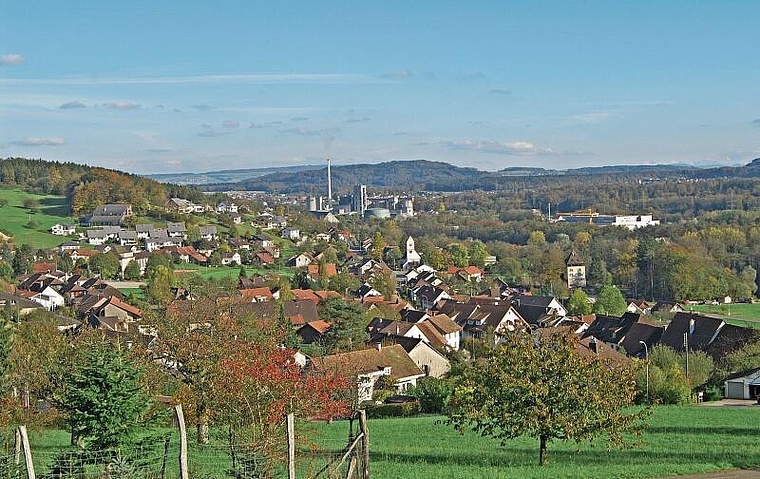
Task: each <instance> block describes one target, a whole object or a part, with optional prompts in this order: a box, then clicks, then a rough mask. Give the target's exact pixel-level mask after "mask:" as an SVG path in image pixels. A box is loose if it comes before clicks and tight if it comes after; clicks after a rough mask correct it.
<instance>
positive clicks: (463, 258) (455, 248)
mask: <svg viewBox="0 0 760 479" xmlns="http://www.w3.org/2000/svg"><path fill="white" fill-rule="evenodd" d="M446 252H448V253H449V256H450V257H451V262H452V263H454V266H456V267H458V268H464V267H465V266H467V265H468V264H469V258H468V256H467V255H468V251H467V248H465V247H464V245H463V244H462V243H450V244H448V245H446Z"/></svg>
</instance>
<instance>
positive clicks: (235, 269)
mask: <svg viewBox="0 0 760 479" xmlns="http://www.w3.org/2000/svg"><path fill="white" fill-rule="evenodd" d="M175 271H193V272H195V273H197V274H198V275H200V276H201V277H202V278H204V279H212V278H213V279H222V278H229V277H233V278H237V277H238V276H239V275H240V266H210V267H206V266H199V265H196V264H182V265H179V266H178V267H177V269H176V270H175ZM245 271H246V274H247V275H248V277H251V276H253V275H254V274H260V275H266V274H271V273H275V274H279V275H280V276H285V277H288V278H289V277H291V276H293V275H294V274H295V271H293V270H292V269H291V268H282V269H279V270H278V269H277V268H272V269H267V268H254V267H251V266H246V267H245Z"/></svg>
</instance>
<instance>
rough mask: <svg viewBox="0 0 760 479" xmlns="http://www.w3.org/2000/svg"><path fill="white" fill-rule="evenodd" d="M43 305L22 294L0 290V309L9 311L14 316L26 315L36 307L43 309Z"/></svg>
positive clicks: (36, 308)
mask: <svg viewBox="0 0 760 479" xmlns="http://www.w3.org/2000/svg"><path fill="white" fill-rule="evenodd" d="M44 307H45V306H43V305H42V304H41V303H39V302H37V301H32V300H31V299H27V298H25V297H23V296H19V295H16V294H9V293H5V292H1V291H0V309H4V310H6V311H9V312H11V313H12V314H13V316H14V317H16V318H20V317H23V316H26V315H27V314H29V313H32V312H34V311H36V310H38V309H43V308H44Z"/></svg>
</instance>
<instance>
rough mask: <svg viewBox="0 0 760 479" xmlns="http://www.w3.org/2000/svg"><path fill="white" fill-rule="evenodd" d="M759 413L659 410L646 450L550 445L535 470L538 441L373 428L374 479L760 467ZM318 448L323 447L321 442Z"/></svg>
mask: <svg viewBox="0 0 760 479" xmlns="http://www.w3.org/2000/svg"><path fill="white" fill-rule="evenodd" d="M759 415H760V407H715V408H707V407H696V406H690V407H676V406H673V407H659V408H656V409H655V410H654V414H653V415H652V418H651V420H650V428H649V431H648V432H647V434H646V435H645V438H644V441H645V442H644V444H642V445H640V446H637V447H635V448H632V449H627V450H617V449H613V450H612V451H610V452H608V451H607V449H606V447H605V446H604V445H603V444H602V443H601V442H600V443H598V444H595V445H593V446H592V445H589V444H588V443H586V444H577V443H575V442H567V443H566V442H561V441H560V442H557V441H555V442H551V443H550V444H549V455H548V460H549V463H548V465H547V466H545V467H540V466H538V465H537V462H538V440H536V439H531V438H519V439H516V440H513V441H509V442H507V443H506V444H505V445H504V446H501V445H500V444H499V443H498V441H495V440H493V439H489V438H483V437H479V436H477V435H475V434H473V433H465V434H464V435H460V434H459V433H457V432H456V431H454V430H453V429H452V428H451V427H449V426H446V425H445V424H444V423H443V420H444V418H441V417H420V418H410V419H383V420H370V422H369V428H370V441H371V451H372V456H371V457H372V464H371V471H372V477H373V478H378V479H382V478H388V479H390V478H400V477H404V478H429V477H437V478H462V477H467V478H501V477H504V478H508V477H519V478H537V479H538V478H542V479H543V478H546V479H549V478H551V479H554V478H600V479H601V478H651V477H661V476H667V475H673V474H688V473H698V472H709V471H719V470H726V469H733V468H746V467H752V466H755V467H757V466H760V440H758V437H760V430H759V429H758V425H757V419H758V416H759ZM318 429H319V431H320V432H321V434H320V436H321V437H322V438H323V439H324V440H328V439H333V440H334V439H337V438H339V437H345V430H346V426H345V425H342V424H336V423H334V424H332V425H322V426H319V428H318ZM317 441H319V439H318V440H317Z"/></svg>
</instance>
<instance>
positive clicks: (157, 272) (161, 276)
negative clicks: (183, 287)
mask: <svg viewBox="0 0 760 479" xmlns="http://www.w3.org/2000/svg"><path fill="white" fill-rule="evenodd" d="M174 282H175V278H174V271H172V270H171V269H169V268H167V267H166V266H163V265H159V266H157V267H156V269H154V270H153V272H152V274H151V275H150V277H149V278H148V287H147V288H146V293H147V295H148V298H150V299H152V300H153V301H155V302H157V303H159V304H167V303H168V302H169V301H170V300H171V298H172V286H174Z"/></svg>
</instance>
